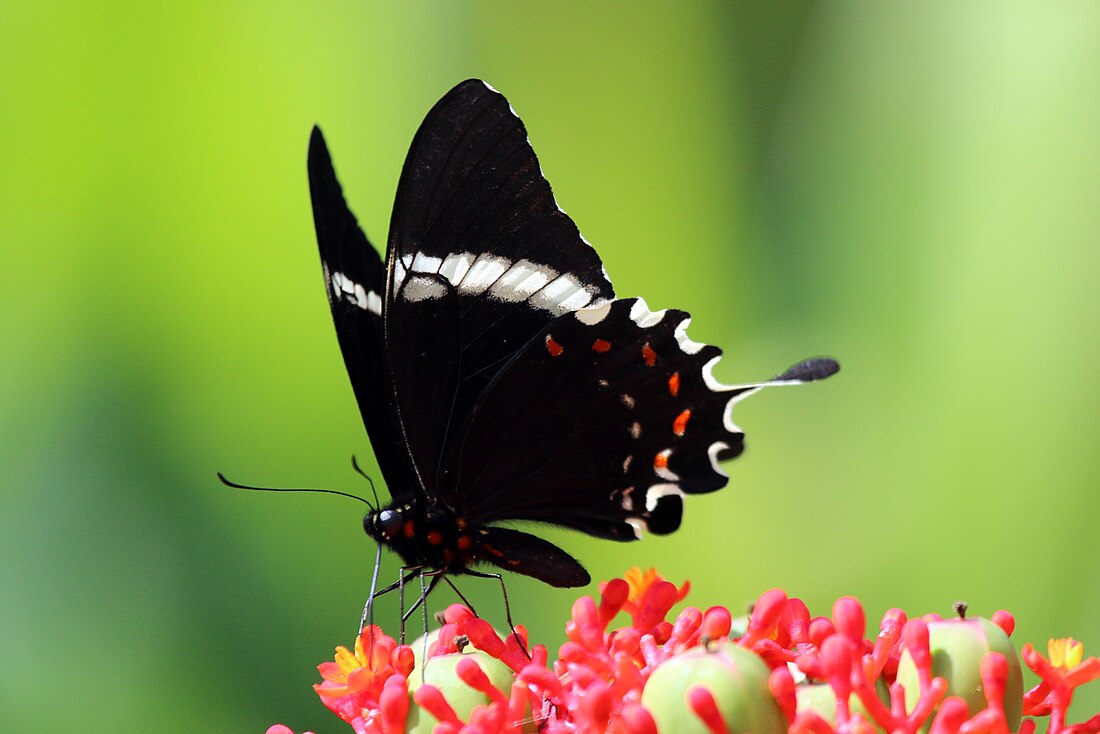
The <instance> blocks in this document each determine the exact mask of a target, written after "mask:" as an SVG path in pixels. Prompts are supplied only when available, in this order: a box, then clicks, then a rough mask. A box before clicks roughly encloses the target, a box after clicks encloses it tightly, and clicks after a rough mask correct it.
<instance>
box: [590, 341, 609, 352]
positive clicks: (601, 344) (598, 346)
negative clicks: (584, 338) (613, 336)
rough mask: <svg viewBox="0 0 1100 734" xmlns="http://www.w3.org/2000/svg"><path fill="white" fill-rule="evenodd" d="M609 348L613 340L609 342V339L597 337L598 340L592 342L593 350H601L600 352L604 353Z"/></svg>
mask: <svg viewBox="0 0 1100 734" xmlns="http://www.w3.org/2000/svg"><path fill="white" fill-rule="evenodd" d="M608 349H611V342H609V341H608V340H607V339H597V340H596V341H594V342H592V351H593V352H599V353H600V354H603V353H604V352H606V351H607V350H608Z"/></svg>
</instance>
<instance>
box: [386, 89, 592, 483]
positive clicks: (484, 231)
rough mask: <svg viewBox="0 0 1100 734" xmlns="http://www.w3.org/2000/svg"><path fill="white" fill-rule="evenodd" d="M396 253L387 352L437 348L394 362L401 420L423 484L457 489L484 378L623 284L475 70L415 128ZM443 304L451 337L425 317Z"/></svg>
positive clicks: (392, 247) (391, 255) (399, 206)
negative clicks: (564, 317) (553, 325)
mask: <svg viewBox="0 0 1100 734" xmlns="http://www.w3.org/2000/svg"><path fill="white" fill-rule="evenodd" d="M387 260H388V265H389V281H388V284H387V286H388V287H387V295H386V307H385V309H384V310H383V313H384V315H385V321H386V324H385V339H386V348H387V353H388V354H390V355H391V357H392V356H393V355H397V354H423V355H431V358H425V359H422V360H419V361H418V362H417V365H419V366H416V365H411V364H408V363H406V362H402V363H401V364H400V369H399V370H398V369H397V366H396V365H394V388H395V392H396V401H397V408H398V412H399V415H400V421H401V424H402V425H403V428H404V431H405V432H406V435H407V438H408V441H409V443H410V445H411V446H412V447H413V451H412V454H413V459H414V462H415V464H416V466H417V470H418V473H419V474H420V476H421V477H422V480H423V481H424V483H425V485H430V486H431V487H432V489H431V491H432V492H434V493H436V494H437V495H438V496H439V497H441V498H442V499H443V500H444V501H446V502H448V503H450V502H453V501H454V500H455V495H454V492H455V486H454V483H453V472H452V469H453V464H454V459H455V454H454V449H455V447H456V446H457V444H458V440H457V439H458V438H459V437H460V436H461V435H462V433H463V432H464V430H465V427H466V424H467V422H468V420H469V416H470V411H471V410H472V408H473V405H474V403H475V402H476V400H477V399H478V397H479V396H480V395H481V393H482V391H483V390H484V389H485V387H486V386H487V385H488V384H489V382H490V381H491V380H492V379H493V377H494V376H495V375H496V373H497V372H498V371H499V370H500V369H501V367H502V366H503V365H504V364H505V363H506V362H507V360H508V359H509V358H510V357H511V356H512V355H513V354H514V353H515V352H516V351H517V350H519V349H520V348H521V347H523V345H524V344H525V343H526V342H527V341H528V340H529V339H530V338H531V337H532V336H533V335H535V334H536V333H537V332H538V331H539V330H540V329H541V328H542V327H543V326H544V325H545V324H546V323H548V322H549V321H551V320H552V319H554V318H556V317H558V316H560V315H561V314H565V313H569V312H572V311H574V310H576V309H578V308H581V307H584V306H587V305H590V304H593V303H599V302H602V301H604V300H607V299H609V298H612V297H613V295H614V294H613V291H612V288H611V284H610V282H609V281H608V280H607V277H606V275H605V274H604V270H603V265H602V263H601V262H600V259H599V257H598V256H597V254H596V252H595V250H593V249H592V247H591V246H590V245H588V243H587V242H585V241H584V239H583V238H582V237H581V235H580V233H579V232H578V230H577V227H576V225H575V224H574V223H573V221H572V220H571V219H570V218H569V217H568V216H567V215H566V214H565V213H564V212H562V211H561V209H560V208H559V207H558V205H557V203H556V202H555V200H554V197H553V194H552V192H551V190H550V185H549V183H547V181H546V179H545V178H544V177H543V175H542V172H541V169H540V168H539V163H538V159H537V158H536V157H535V153H534V151H533V150H532V148H531V145H530V143H529V142H528V140H527V131H526V129H525V128H524V126H523V123H522V122H520V120H519V118H518V117H516V115H515V113H514V112H513V111H512V109H511V107H510V106H509V105H508V102H507V100H506V99H505V98H504V97H503V96H502V95H500V94H499V93H498V92H496V91H495V90H493V89H492V88H490V87H489V86H488V85H486V84H485V83H484V82H481V81H479V80H470V81H467V82H463V83H462V84H460V85H458V86H457V87H455V88H454V89H452V90H451V91H450V92H449V93H448V94H447V95H446V96H445V97H444V98H443V99H442V100H440V102H439V103H438V104H436V106H435V107H434V108H433V109H432V111H431V112H430V113H429V114H428V116H427V118H426V119H425V121H424V123H423V124H422V125H421V127H420V130H419V131H418V132H417V134H416V137H415V138H414V140H413V143H412V147H411V149H410V151H409V155H408V158H407V159H406V162H405V166H404V169H403V171H402V175H401V181H400V184H399V185H398V194H397V199H396V201H395V204H394V213H393V219H392V222H391V225H390V242H389V250H388V253H387ZM433 307H435V308H438V309H440V310H447V309H451V308H457V314H456V315H454V316H448V317H445V318H447V319H452V320H453V319H457V339H456V340H454V341H453V342H451V343H449V344H447V345H446V346H445V347H444V346H441V345H438V344H435V343H432V339H434V338H435V337H434V336H433V335H432V332H431V330H425V329H422V328H421V326H420V319H421V318H422V317H423V315H424V314H425V313H426V312H429V311H431V309H432V308H433ZM448 350H449V351H448ZM441 381H448V385H446V386H441V384H440V383H441ZM452 383H453V394H451V395H450V396H446V395H441V392H446V391H447V390H450V389H452ZM425 395H432V396H438V397H439V398H440V399H439V400H437V401H433V402H431V403H430V404H425V403H426V401H425V400H424V397H425Z"/></svg>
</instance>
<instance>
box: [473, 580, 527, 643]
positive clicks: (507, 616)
mask: <svg viewBox="0 0 1100 734" xmlns="http://www.w3.org/2000/svg"><path fill="white" fill-rule="evenodd" d="M463 573H465V574H466V575H467V576H476V577H477V578H479V579H496V580H497V583H499V584H500V593H501V595H502V596H503V597H504V619H505V620H506V621H507V622H508V629H510V630H512V637H513V638H515V640H516V642H518V643H519V649H520V650H523V654H524V655H526V656H527V659H528V660H530V659H531V653H529V652H528V651H527V645H526V644H524V642H523V640H521V639H520V637H519V633H518V632H516V625H515V624H513V623H512V607H511V606H510V605H509V604H508V589H506V588H505V587H504V577H503V576H501V575H500V574H499V573H486V572H485V571H474V570H472V569H469V568H468V569H466V570H465V571H464V572H463ZM471 611H472V610H471Z"/></svg>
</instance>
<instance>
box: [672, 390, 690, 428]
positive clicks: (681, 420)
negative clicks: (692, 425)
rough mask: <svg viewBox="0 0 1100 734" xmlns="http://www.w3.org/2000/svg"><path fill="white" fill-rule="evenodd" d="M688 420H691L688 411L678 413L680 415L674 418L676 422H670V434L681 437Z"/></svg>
mask: <svg viewBox="0 0 1100 734" xmlns="http://www.w3.org/2000/svg"><path fill="white" fill-rule="evenodd" d="M673 394H675V393H673ZM689 418H691V411H690V410H685V411H683V412H682V413H680V415H678V416H676V420H674V421H672V432H673V433H675V434H676V435H677V436H683V435H684V431H686V430H687V425H688V419H689Z"/></svg>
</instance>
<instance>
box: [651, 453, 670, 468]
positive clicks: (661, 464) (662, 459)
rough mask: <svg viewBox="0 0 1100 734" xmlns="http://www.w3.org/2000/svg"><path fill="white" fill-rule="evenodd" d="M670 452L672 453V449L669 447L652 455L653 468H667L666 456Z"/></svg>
mask: <svg viewBox="0 0 1100 734" xmlns="http://www.w3.org/2000/svg"><path fill="white" fill-rule="evenodd" d="M671 453H672V451H670V450H669V449H665V450H664V451H660V452H658V453H657V455H656V456H654V457H653V468H654V469H667V468H668V457H669V455H670V454H671Z"/></svg>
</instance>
